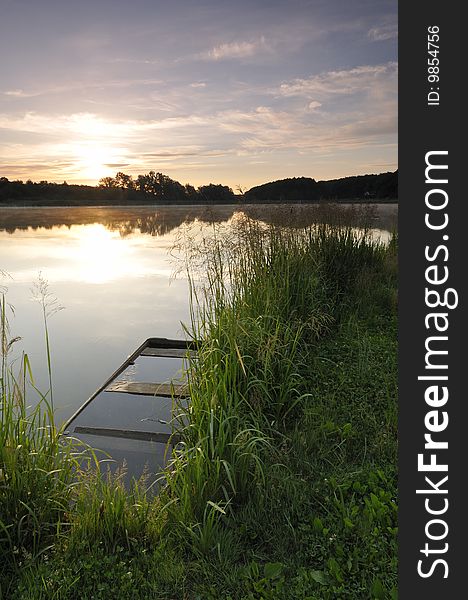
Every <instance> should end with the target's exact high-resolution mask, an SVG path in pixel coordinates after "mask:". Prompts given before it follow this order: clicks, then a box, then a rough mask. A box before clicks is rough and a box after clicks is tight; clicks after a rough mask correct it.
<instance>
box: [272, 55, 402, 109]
mask: <svg viewBox="0 0 468 600" xmlns="http://www.w3.org/2000/svg"><path fill="white" fill-rule="evenodd" d="M397 69H398V65H397V63H396V62H388V63H385V64H383V65H382V64H381V65H363V66H359V67H354V68H353V69H347V70H341V71H327V72H325V73H321V74H320V75H314V76H312V77H309V78H308V79H294V80H292V81H289V82H285V83H282V84H281V86H280V88H279V90H277V94H278V95H280V96H285V97H291V96H305V97H306V98H310V99H316V98H320V99H321V100H323V99H328V98H332V97H334V96H339V95H350V94H358V93H359V94H362V93H364V92H369V91H373V90H376V89H377V88H378V87H379V86H385V87H386V88H388V87H394V89H395V92H396V80H397Z"/></svg>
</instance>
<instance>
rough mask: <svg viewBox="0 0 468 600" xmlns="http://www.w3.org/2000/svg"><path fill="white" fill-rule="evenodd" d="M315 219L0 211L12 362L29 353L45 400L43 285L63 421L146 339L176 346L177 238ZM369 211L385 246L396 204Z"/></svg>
mask: <svg viewBox="0 0 468 600" xmlns="http://www.w3.org/2000/svg"><path fill="white" fill-rule="evenodd" d="M346 206H347V207H348V208H345V209H344V210H351V208H352V207H349V205H346ZM317 211H318V212H319V213H320V214H322V217H324V216H325V218H326V211H327V208H326V207H324V206H320V207H314V205H295V206H293V207H291V206H266V205H249V206H246V207H243V208H240V207H239V206H237V205H236V206H226V205H224V206H210V207H203V206H202V207H200V206H177V207H174V206H170V207H169V206H167V207H157V208H156V207H154V206H153V207H150V206H144V207H73V208H66V207H65V208H55V207H54V208H46V207H37V208H27V207H24V208H0V286H2V287H3V289H4V290H6V298H7V302H8V303H9V304H10V305H11V307H12V308H11V309H9V310H8V317H9V322H10V329H11V337H14V336H20V337H21V340H20V341H19V342H17V343H16V344H14V346H13V349H12V355H11V356H12V358H16V359H18V358H20V357H21V353H22V351H25V352H27V354H28V355H29V358H30V361H31V364H32V367H33V374H34V377H35V384H36V386H37V387H38V388H39V389H40V390H42V391H44V392H46V391H47V389H48V377H47V359H46V347H45V335H44V326H43V322H42V308H41V305H40V303H39V302H38V301H37V300H35V299H34V295H35V293H34V287H35V286H36V287H37V283H38V281H39V278H42V280H46V281H47V282H48V288H47V293H48V294H49V296H48V302H50V303H51V306H50V309H51V312H53V313H54V314H52V315H51V316H50V317H49V319H48V328H49V336H50V343H51V354H52V369H53V370H52V377H53V389H54V401H55V406H56V408H57V419H58V421H62V420H65V419H67V418H68V417H69V416H70V415H71V414H72V413H73V412H74V411H75V410H76V409H77V408H78V407H79V406H80V405H81V404H82V403H83V402H84V401H85V400H86V399H87V398H88V397H89V396H90V395H91V394H92V393H93V392H94V391H95V389H96V388H98V387H99V386H100V384H101V383H103V381H104V380H105V379H107V377H108V376H109V375H110V374H111V373H112V372H113V371H114V370H115V369H116V368H117V367H118V366H119V365H120V364H121V363H122V362H123V361H124V359H125V358H126V357H127V356H128V355H129V354H130V353H131V352H132V351H133V350H134V349H135V348H136V347H138V346H139V345H140V344H141V343H142V342H143V341H144V340H145V339H146V338H148V337H152V336H155V337H170V338H181V337H183V327H182V325H181V323H189V322H190V313H189V305H188V284H187V278H186V277H185V276H184V274H183V272H180V273H179V274H178V275H177V276H174V273H175V271H176V269H177V267H178V266H180V262H179V261H178V260H177V251H176V250H175V247H176V246H177V243H178V242H179V241H180V239H181V238H183V237H184V236H186V237H187V236H188V237H191V238H195V239H199V238H201V237H202V236H204V235H210V231H212V227H213V224H217V226H218V227H219V228H220V229H221V232H222V231H223V229H225V228H229V224H230V222H231V221H232V219H236V218H238V217H239V213H242V212H243V213H245V214H247V215H248V216H250V217H252V218H255V219H259V220H262V221H265V222H267V223H286V224H288V225H292V226H296V225H298V226H299V225H307V224H309V223H312V222H314V219H316V218H317V214H318V213H317ZM369 211H371V213H372V214H371V216H372V219H373V225H372V227H373V233H374V235H376V236H378V237H380V238H381V239H383V240H387V239H388V238H389V236H390V231H392V230H393V229H394V228H395V227H396V219H397V205H396V204H382V205H370V206H369ZM1 272H4V273H3V275H2V274H1ZM52 301H55V302H54V303H52ZM59 307H63V310H62V309H61V310H55V309H57V308H59ZM13 309H14V313H13ZM31 401H33V399H31Z"/></svg>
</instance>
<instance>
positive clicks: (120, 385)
mask: <svg viewBox="0 0 468 600" xmlns="http://www.w3.org/2000/svg"><path fill="white" fill-rule="evenodd" d="M105 391H106V392H123V393H125V394H141V395H143V396H163V397H164V398H172V396H174V397H175V398H188V396H189V394H188V386H187V384H180V383H149V382H144V381H141V382H140V381H114V382H112V383H111V384H110V385H108V386H107V388H106V390H105Z"/></svg>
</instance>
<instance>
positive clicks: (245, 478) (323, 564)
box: [0, 221, 396, 600]
mask: <svg viewBox="0 0 468 600" xmlns="http://www.w3.org/2000/svg"><path fill="white" fill-rule="evenodd" d="M196 255H197V257H198V259H200V258H202V259H203V260H202V265H203V269H204V271H205V272H206V273H207V283H206V286H205V289H204V290H200V289H196V288H195V285H193V286H192V292H193V298H192V300H193V310H194V319H193V324H192V326H191V328H190V333H191V334H192V335H193V337H194V338H196V339H198V340H203V342H201V343H200V344H199V352H198V359H197V360H195V361H193V363H192V364H191V366H190V370H189V383H190V387H191V397H192V401H191V407H190V413H189V419H188V424H187V425H185V426H184V428H183V431H182V434H183V440H184V443H183V446H182V448H181V450H180V452H179V453H178V454H177V455H176V456H175V457H174V461H173V464H172V465H171V470H170V476H169V477H168V485H167V486H166V488H165V489H164V490H163V492H162V493H161V494H160V495H159V496H158V497H157V498H155V499H154V500H149V499H147V498H146V497H145V495H144V492H143V490H144V482H140V483H139V484H136V485H135V487H134V489H133V490H131V491H126V490H124V489H123V487H122V485H121V483H120V480H119V478H114V479H113V480H108V481H103V480H102V479H100V478H98V477H96V476H94V475H93V474H92V473H91V472H85V473H83V474H82V475H81V476H78V478H77V477H76V476H75V478H73V477H72V473H73V471H74V472H75V473H76V472H77V462H76V461H77V458H78V456H77V454H79V453H80V452H82V451H83V450H82V449H80V448H78V447H73V446H71V447H67V448H66V449H62V450H60V449H59V447H58V445H57V433H58V432H57V431H56V430H55V429H54V428H50V427H47V423H46V422H44V423H42V426H41V427H39V428H38V427H37V424H34V423H33V422H32V421H31V418H30V417H28V415H27V414H26V413H25V412H24V411H25V409H24V405H25V404H24V398H23V396H22V392H21V389H19V393H18V391H16V392H12V390H13V389H16V388H15V383H12V382H13V379H12V376H11V374H8V373H7V370H5V373H4V375H3V376H2V395H3V404H2V407H3V408H2V441H3V444H2V446H1V448H2V450H1V452H2V455H1V465H0V468H1V469H2V471H1V475H0V494H1V495H0V544H1V546H0V548H1V551H2V555H3V556H4V557H5V561H3V570H2V572H1V577H2V588H1V589H2V593H3V597H7V598H13V599H15V598H21V599H32V598H34V599H39V598H57V599H58V598H63V599H73V598H80V599H88V598H89V599H91V598H96V599H97V598H102V599H107V598H112V597H113V598H122V599H123V598H129V599H130V598H155V599H156V598H161V599H162V598H173V599H183V598H187V599H196V598H200V599H203V600H204V599H213V600H215V599H218V598H220V599H221V598H225V599H226V600H227V599H229V598H230V599H232V600H234V599H239V600H241V599H242V600H244V599H245V600H263V599H264V600H267V599H289V598H291V599H293V598H297V599H303V598H309V599H317V600H321V599H335V598H370V599H374V598H377V599H381V598H396V244H395V243H394V242H393V243H391V244H390V246H389V247H383V246H381V245H379V244H376V243H373V242H371V240H370V239H369V238H368V237H367V236H366V235H365V234H357V233H356V232H355V231H353V230H351V229H349V228H346V227H345V228H339V227H330V226H327V225H320V226H317V227H309V228H306V229H287V228H280V227H263V226H261V225H259V224H258V223H255V222H252V221H243V222H242V223H240V224H239V225H238V227H237V229H236V230H234V231H233V233H232V236H231V237H230V238H229V239H228V238H226V237H225V238H223V239H222V240H219V241H217V240H216V239H215V240H214V241H212V243H211V244H209V245H208V244H205V246H203V247H199V248H197V254H196ZM6 339H7V338H6V336H5V340H6ZM25 369H26V370H25ZM26 371H27V362H26V363H25V368H23V370H22V373H23V375H24V373H25V372H26ZM20 379H21V378H18V377H17V378H16V381H18V380H20ZM20 387H21V386H20ZM38 414H39V413H36V417H35V418H39V416H38ZM33 431H34V432H36V431H39V432H41V433H40V434H39V435H37V434H35V435H31V433H32V432H33ZM26 437H27V438H28V440H29V439H30V440H31V441H28V442H26V440H25V438H26ZM12 457H16V458H14V460H13V458H12ZM20 460H21V463H20V462H19V461H20ZM90 460H91V461H92V456H90ZM15 461H16V462H15ZM40 461H42V462H40ZM46 508H47V510H46ZM25 532H27V535H26V533H25Z"/></svg>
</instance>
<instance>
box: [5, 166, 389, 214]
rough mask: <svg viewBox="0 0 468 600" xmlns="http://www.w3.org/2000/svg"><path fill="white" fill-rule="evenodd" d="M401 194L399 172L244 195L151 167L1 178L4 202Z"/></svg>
mask: <svg viewBox="0 0 468 600" xmlns="http://www.w3.org/2000/svg"><path fill="white" fill-rule="evenodd" d="M397 198H398V172H397V171H395V172H394V173H381V174H380V175H359V176H356V177H345V178H343V179H333V180H330V181H316V180H315V179H312V178H310V177H293V178H291V179H282V180H279V181H273V182H270V183H265V184H263V185H259V186H256V187H253V188H251V189H250V190H248V191H246V192H244V193H243V194H235V193H234V192H233V190H232V189H231V188H230V187H228V186H225V185H219V184H213V183H210V184H209V185H203V186H201V187H198V188H195V187H194V186H192V185H190V184H186V185H182V184H181V183H179V182H178V181H175V180H173V179H171V178H170V177H168V176H167V175H164V174H162V173H156V172H155V171H150V172H149V173H147V174H145V175H138V177H137V178H136V179H133V177H132V176H131V175H126V174H125V173H121V172H119V173H117V174H116V176H115V177H104V178H103V179H101V180H100V181H99V185H98V186H87V185H69V184H67V183H66V182H63V183H61V184H58V183H50V182H48V181H40V182H38V183H37V182H33V181H31V180H28V181H26V182H23V181H10V180H8V179H7V178H6V177H0V205H2V204H3V205H4V206H6V205H10V206H93V205H94V206H99V205H101V206H109V205H132V204H135V205H136V204H152V205H154V204H155V205H167V204H169V205H170V204H174V205H184V204H187V205H189V204H255V203H259V204H270V203H271V204H282V203H286V204H296V203H309V202H330V201H331V202H385V201H387V202H388V201H396V200H397Z"/></svg>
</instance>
